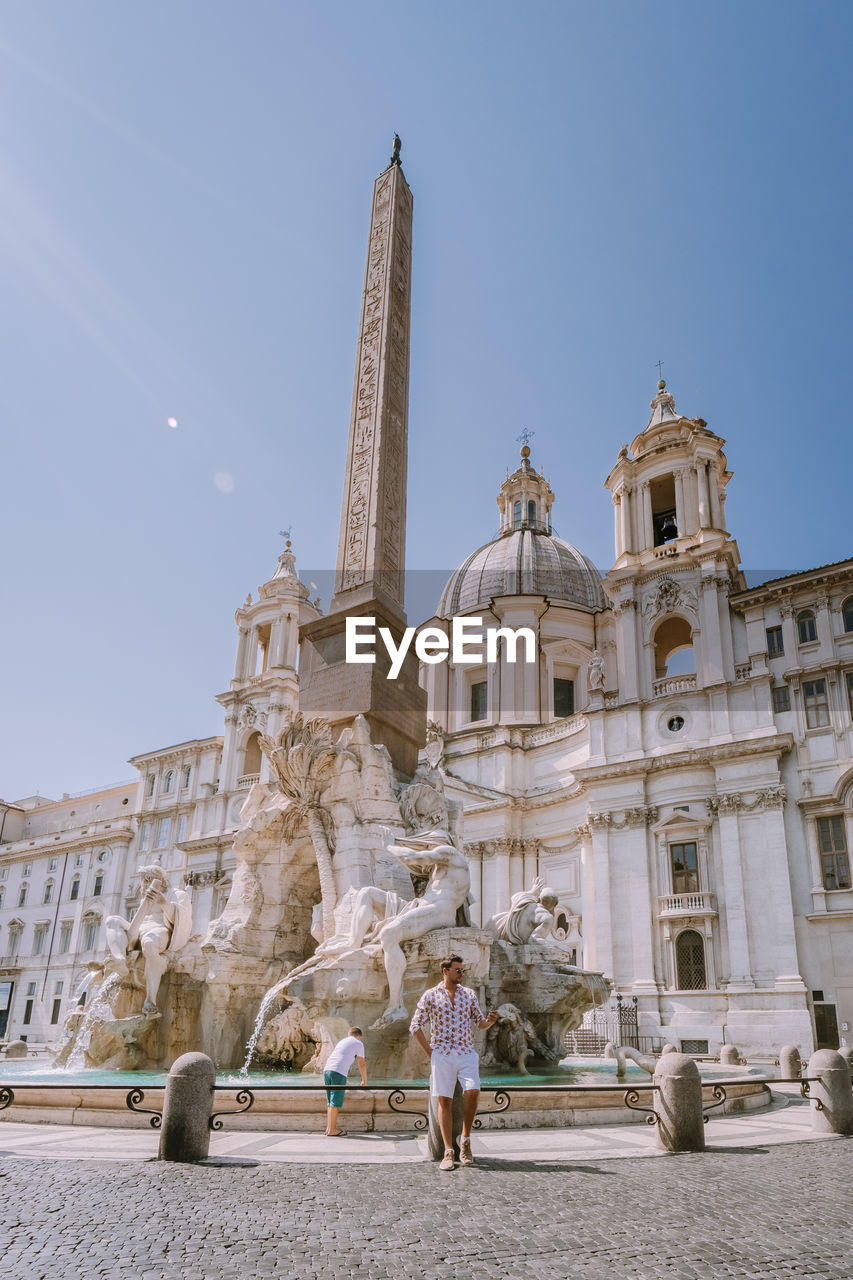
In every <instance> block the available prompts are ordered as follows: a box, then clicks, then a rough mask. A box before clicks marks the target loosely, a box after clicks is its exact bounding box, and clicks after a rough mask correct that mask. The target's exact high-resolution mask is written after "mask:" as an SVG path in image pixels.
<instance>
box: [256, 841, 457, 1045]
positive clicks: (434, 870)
mask: <svg viewBox="0 0 853 1280" xmlns="http://www.w3.org/2000/svg"><path fill="white" fill-rule="evenodd" d="M383 837H384V844H385V852H386V853H388V854H390V855H391V856H392V857H394V858H396V859H398V860H399V861H400V862H401V863H402V864H403V866H404V867H406V869H407V870H408V871H409V872H410V873H411V874H412V875H414V876H420V877H426V879H427V884H426V888H425V889H424V891H423V893H422V894H421V895H420V896H417V897H414V898H411V899H409V900H406V899H404V898H401V897H400V896H399V895H398V894H397V893H396V892H394V891H393V890H390V889H379V888H377V887H376V886H375V885H364V886H362V887H361V888H359V889H355V890H351V891H350V894H349V895H348V899H347V900H345V901H344V902H342V904H341V906H342V908H343V910H342V911H339V912H338V913H337V915H338V917H339V918H340V917H341V916H342V915H345V914H346V912H347V910H348V911H349V912H350V915H349V924H348V927H347V928H345V929H343V930H342V931H341V932H336V933H335V935H334V936H333V937H331V938H329V939H328V940H327V941H326V942H323V943H321V945H320V946H319V947H318V948H317V950H316V951H315V953H314V955H313V956H312V957H311V959H310V960H307V961H306V962H305V964H303V965H300V966H299V967H298V968H296V969H294V970H293V971H292V972H291V973H289V974H288V975H287V976H286V978H284V979H283V981H282V984H281V985H282V988H283V989H284V988H286V987H287V985H288V984H289V983H290V982H291V981H292V980H293V979H294V978H296V977H298V976H300V975H303V974H305V973H307V972H310V971H311V970H312V969H316V968H319V967H320V966H321V965H328V964H330V963H335V962H336V961H339V960H341V959H343V957H344V956H346V955H349V954H351V953H352V952H355V951H358V950H360V949H364V950H366V951H368V953H373V954H375V951H376V948H378V947H381V949H382V955H383V961H384V965H385V973H386V976H387V979H388V1005H387V1007H386V1009H385V1011H384V1012H383V1013H382V1014H381V1015H380V1017H379V1018H378V1019H377V1020H376V1021H375V1022H374V1023H373V1028H372V1029H373V1030H380V1029H381V1028H382V1027H384V1026H386V1025H389V1024H390V1023H393V1022H397V1021H403V1020H404V1019H405V1020H407V1019H408V1016H409V1015H408V1014H407V1012H406V1006H405V1004H404V1003H403V981H404V978H405V974H406V956H405V953H404V951H403V945H402V944H403V943H404V942H413V941H415V940H416V939H418V938H422V937H424V935H425V934H427V933H429V932H431V931H432V930H433V929H446V928H450V927H452V926H453V925H455V924H456V923H457V922H458V916H459V914H460V911H462V912H463V913H464V912H465V908H466V904H467V901H468V896H469V894H470V891H471V873H470V871H469V868H468V860H467V858H466V857H465V855H464V854H463V853H462V852H461V851H460V850H459V849H457V848H456V846H455V844H454V843H453V839H452V837H451V835H450V832H449V831H448V830H447V828H446V827H435V828H433V829H432V830H430V831H421V832H417V833H416V834H413V835H407V836H393V835H392V834H391V832H390V831H388V830H387V829H386V830H384V831H383Z"/></svg>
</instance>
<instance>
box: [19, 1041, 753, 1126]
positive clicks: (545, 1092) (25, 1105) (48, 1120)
mask: <svg viewBox="0 0 853 1280" xmlns="http://www.w3.org/2000/svg"><path fill="white" fill-rule="evenodd" d="M614 1066H615V1064H614V1063H612V1062H608V1063H605V1062H600V1063H598V1062H595V1060H590V1059H588V1060H586V1062H585V1063H584V1067H583V1068H582V1069H581V1070H574V1069H563V1070H555V1071H551V1072H549V1073H547V1074H542V1075H530V1076H519V1075H514V1074H512V1075H511V1074H505V1075H492V1074H486V1073H484V1074H483V1077H482V1095H481V1108H482V1109H481V1112H480V1120H481V1127H482V1128H483V1129H522V1128H525V1129H526V1128H557V1129H559V1128H566V1127H570V1126H582V1125H604V1124H636V1123H642V1122H643V1120H644V1116H643V1115H642V1114H640V1113H638V1112H637V1111H632V1110H630V1109H629V1108H628V1107H627V1106H626V1105H625V1101H624V1099H625V1094H626V1091H627V1090H629V1089H634V1090H636V1091H637V1095H638V1097H637V1100H636V1105H638V1106H640V1107H648V1108H651V1107H652V1105H653V1094H652V1091H651V1090H650V1089H649V1088H648V1087H646V1088H644V1085H645V1086H648V1085H649V1082H650V1080H649V1076H648V1074H647V1072H645V1071H642V1070H641V1069H639V1068H633V1069H632V1070H629V1071H628V1072H627V1073H626V1075H625V1076H624V1077H623V1078H622V1079H621V1080H619V1081H617V1079H616V1074H615V1071H614V1069H613V1068H614ZM16 1068H17V1069H16ZM16 1068H13V1065H12V1064H11V1063H4V1064H3V1069H2V1072H0V1088H2V1087H3V1086H4V1085H7V1086H9V1087H11V1088H12V1089H13V1090H14V1091H15V1101H14V1103H13V1104H12V1105H11V1106H9V1107H7V1108H6V1109H5V1110H3V1111H0V1122H2V1121H3V1120H9V1121H13V1120H14V1121H25V1122H29V1123H36V1124H77V1125H96V1126H97V1125H100V1126H106V1127H109V1128H128V1129H139V1128H146V1127H148V1126H149V1124H150V1119H151V1118H150V1116H148V1115H144V1114H139V1113H137V1112H133V1111H130V1110H128V1108H127V1104H126V1097H127V1093H128V1092H129V1091H130V1090H131V1089H141V1090H142V1091H143V1094H144V1097H143V1098H142V1099H141V1100H140V1101H139V1103H138V1105H139V1106H140V1107H143V1108H151V1109H152V1110H153V1111H158V1112H159V1111H161V1110H162V1107H163V1091H164V1086H165V1079H166V1077H165V1073H162V1072H156V1073H155V1072H137V1071H126V1072H111V1071H101V1072H98V1071H80V1072H76V1073H65V1072H62V1071H50V1070H45V1069H44V1068H43V1067H42V1068H41V1069H39V1068H38V1066H37V1064H35V1063H26V1062H21V1063H20V1064H16ZM701 1071H702V1078H703V1083H704V1088H703V1093H704V1098H705V1104H706V1106H708V1105H710V1104H712V1103H713V1102H714V1101H715V1099H714V1097H713V1096H712V1089H713V1087H714V1084H715V1083H716V1082H717V1081H721V1080H725V1081H727V1082H735V1083H727V1084H726V1086H725V1091H726V1101H725V1103H724V1104H723V1106H720V1107H717V1108H715V1110H714V1112H713V1114H714V1115H715V1116H719V1115H726V1114H729V1115H734V1114H743V1113H745V1112H748V1111H755V1110H760V1109H761V1108H762V1107H766V1106H767V1105H768V1104H769V1103H770V1101H771V1096H770V1089H769V1087H768V1082H767V1079H766V1077H765V1076H763V1075H762V1074H761V1073H760V1072H759V1071H757V1070H756V1069H754V1068H749V1067H740V1068H738V1067H719V1066H715V1067H713V1068H708V1067H706V1066H702V1067H701ZM69 1075H72V1078H68V1077H69ZM93 1077H95V1078H93ZM426 1085H427V1081H426V1080H425V1079H420V1080H393V1079H389V1080H384V1081H371V1083H370V1085H369V1086H368V1087H367V1088H366V1089H362V1088H361V1087H358V1088H352V1089H351V1090H350V1091H349V1092H348V1096H347V1099H346V1106H345V1116H346V1124H347V1126H348V1128H349V1130H350V1132H352V1133H370V1132H384V1133H390V1132H406V1131H411V1130H412V1129H413V1128H414V1127H416V1116H418V1115H425V1114H426V1111H427V1099H428V1095H427V1092H426ZM246 1088H248V1089H251V1090H252V1091H253V1092H254V1095H255V1101H254V1104H253V1106H252V1108H251V1110H250V1111H248V1112H246V1113H243V1114H235V1115H233V1116H232V1117H231V1118H228V1117H225V1118H224V1127H226V1128H228V1129H239V1130H244V1131H251V1130H260V1131H272V1132H311V1131H315V1132H318V1133H319V1132H320V1131H321V1130H322V1129H323V1128H324V1127H325V1121H326V1096H325V1092H324V1090H323V1088H322V1081H321V1079H320V1077H318V1076H307V1075H305V1074H304V1073H300V1074H296V1073H291V1074H288V1073H286V1072H280V1073H270V1072H250V1073H249V1074H248V1075H247V1076H242V1075H237V1074H227V1075H221V1076H219V1077H218V1078H217V1092H216V1098H215V1103H214V1110H215V1111H216V1112H217V1113H218V1114H223V1113H226V1112H228V1111H231V1110H236V1108H237V1106H238V1104H237V1102H236V1094H237V1092H238V1091H239V1090H241V1089H246ZM507 1089H508V1090H509V1097H510V1106H509V1108H508V1109H507V1110H505V1111H501V1112H499V1113H494V1114H489V1112H491V1111H493V1109H494V1108H495V1105H496V1099H495V1094H496V1092H497V1091H500V1090H507ZM395 1094H396V1095H397V1096H396V1097H393V1096H392V1095H395ZM400 1095H403V1096H400ZM412 1113H414V1114H412Z"/></svg>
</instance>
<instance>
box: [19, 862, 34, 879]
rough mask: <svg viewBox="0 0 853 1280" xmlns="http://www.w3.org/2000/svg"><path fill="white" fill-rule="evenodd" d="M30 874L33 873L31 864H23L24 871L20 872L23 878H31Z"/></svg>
mask: <svg viewBox="0 0 853 1280" xmlns="http://www.w3.org/2000/svg"><path fill="white" fill-rule="evenodd" d="M32 873H33V864H32V863H31V862H25V863H24V870H23V871H22V872H21V874H22V875H25V876H31V875H32Z"/></svg>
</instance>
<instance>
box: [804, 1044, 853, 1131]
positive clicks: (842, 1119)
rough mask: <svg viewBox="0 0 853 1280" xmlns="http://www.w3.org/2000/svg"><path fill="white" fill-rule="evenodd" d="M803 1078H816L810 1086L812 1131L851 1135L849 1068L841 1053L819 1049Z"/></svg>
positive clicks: (852, 1115)
mask: <svg viewBox="0 0 853 1280" xmlns="http://www.w3.org/2000/svg"><path fill="white" fill-rule="evenodd" d="M806 1075H808V1076H818V1077H819V1078H818V1080H815V1081H814V1082H813V1083H812V1084H810V1085H809V1099H810V1101H811V1104H812V1128H813V1129H814V1130H815V1132H816V1133H853V1093H851V1091H850V1068H849V1066H848V1065H847V1063H846V1062H845V1060H844V1058H842V1056H841V1054H840V1053H836V1051H835V1050H834V1049H818V1051H817V1053H813V1054H812V1056H811V1057H810V1058H809V1065H808V1067H807V1068H806ZM817 1103H820V1104H821V1105H820V1107H818V1106H817Z"/></svg>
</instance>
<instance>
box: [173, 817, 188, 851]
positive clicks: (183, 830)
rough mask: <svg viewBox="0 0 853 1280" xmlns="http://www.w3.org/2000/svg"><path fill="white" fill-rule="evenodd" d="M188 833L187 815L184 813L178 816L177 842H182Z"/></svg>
mask: <svg viewBox="0 0 853 1280" xmlns="http://www.w3.org/2000/svg"><path fill="white" fill-rule="evenodd" d="M186 834H187V815H186V814H185V813H182V814H181V816H180V818H178V834H177V836H176V837H175V840H176V843H177V844H180V843H181V841H182V840H183V839H185V837H186Z"/></svg>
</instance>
